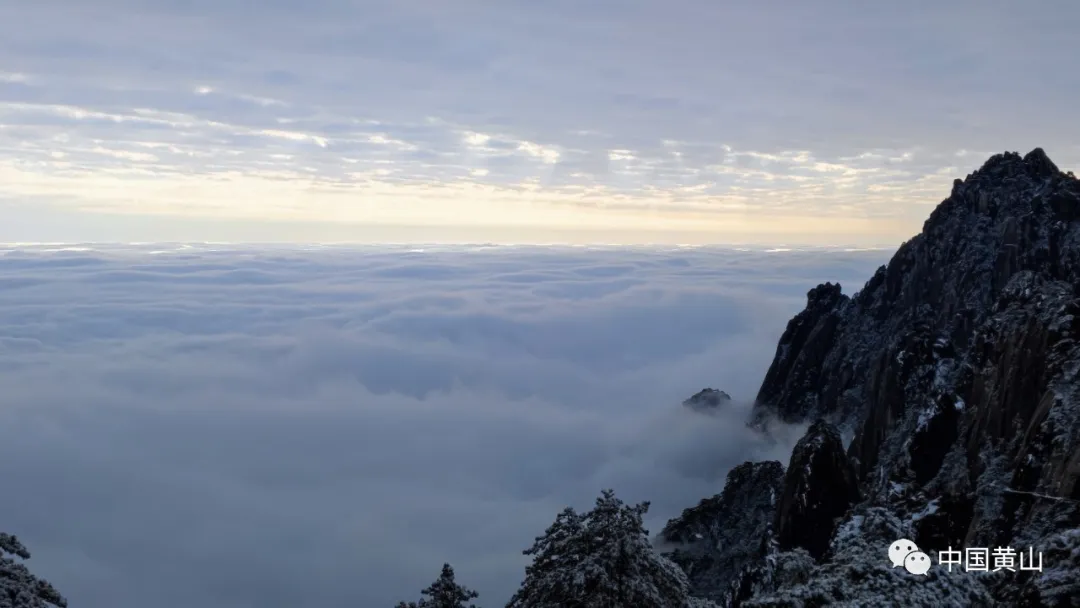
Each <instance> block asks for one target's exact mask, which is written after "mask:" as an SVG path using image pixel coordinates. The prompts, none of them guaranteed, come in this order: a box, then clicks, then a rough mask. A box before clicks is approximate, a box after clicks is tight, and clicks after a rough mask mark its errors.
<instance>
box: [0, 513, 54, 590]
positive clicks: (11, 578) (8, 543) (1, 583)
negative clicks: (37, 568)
mask: <svg viewBox="0 0 1080 608" xmlns="http://www.w3.org/2000/svg"><path fill="white" fill-rule="evenodd" d="M5 554H10V555H14V556H15V557H18V558H21V559H24V560H25V559H30V552H29V551H27V550H26V547H24V546H23V545H22V543H20V542H19V539H17V538H15V537H14V536H11V535H10V534H4V533H3V532H0V608H50V607H52V606H57V607H59V608H67V600H65V599H64V598H63V597H62V596H61V595H60V593H59V592H57V590H56V589H54V588H53V586H52V585H51V584H49V583H48V582H47V581H44V580H41V579H39V578H38V577H36V576H34V575H33V574H31V573H30V571H29V570H27V568H26V566H25V565H23V564H22V563H20V562H17V561H15V560H14V559H12V558H11V557H8V555H5Z"/></svg>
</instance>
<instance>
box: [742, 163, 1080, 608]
mask: <svg viewBox="0 0 1080 608" xmlns="http://www.w3.org/2000/svg"><path fill="white" fill-rule="evenodd" d="M1078 220H1080V181H1078V180H1077V179H1076V178H1075V177H1073V176H1072V175H1071V174H1065V173H1062V172H1060V171H1059V170H1058V169H1057V167H1056V166H1055V165H1054V164H1053V163H1052V162H1051V161H1050V159H1048V158H1047V157H1046V155H1045V154H1044V153H1043V151H1042V150H1039V149H1036V150H1034V151H1032V152H1031V153H1029V154H1027V155H1026V156H1024V157H1021V156H1020V155H1018V154H1015V153H1006V154H999V155H996V156H994V157H992V158H990V159H989V160H988V161H987V162H986V163H985V164H984V165H983V166H982V167H981V168H980V169H979V170H977V171H975V172H974V173H972V174H971V175H969V176H968V177H967V178H966V179H964V180H956V181H955V182H954V184H953V188H952V192H951V194H950V195H949V197H948V198H947V199H945V200H944V201H943V202H942V203H941V204H940V205H938V207H937V208H936V209H935V210H934V212H933V213H932V214H931V215H930V218H929V219H928V220H927V221H926V223H925V224H924V226H923V230H922V233H921V234H919V235H918V236H916V237H914V238H913V239H911V240H910V241H908V242H906V243H905V244H904V245H902V246H901V247H900V248H899V250H898V251H897V252H896V254H895V255H894V256H893V258H892V260H891V261H890V262H889V264H888V265H887V266H883V267H881V268H879V269H878V271H877V272H876V273H875V274H874V276H873V277H872V278H871V279H870V280H869V282H867V283H866V285H865V286H864V287H863V289H862V290H861V291H859V292H858V293H856V294H855V295H853V296H851V297H847V296H845V295H843V294H842V293H841V289H840V286H839V285H832V284H828V283H826V284H824V285H820V286H818V287H816V288H814V289H812V290H811V291H810V292H809V294H808V298H807V307H806V309H805V310H804V311H803V312H801V313H800V314H799V315H797V316H796V317H795V318H794V319H793V320H792V321H791V322H790V323H789V324H788V327H787V329H786V331H785V332H784V334H783V337H782V338H781V340H780V344H779V346H778V348H777V352H776V356H775V359H774V361H773V363H772V366H771V367H770V369H769V371H768V374H767V375H766V379H765V381H764V383H763V385H762V387H761V390H760V392H759V394H758V399H757V404H756V407H755V412H754V415H753V417H752V420H751V424H752V425H753V426H755V427H757V428H759V429H761V430H763V431H764V432H768V431H769V428H770V425H771V424H773V422H772V421H775V420H780V421H783V422H801V421H810V420H819V419H820V422H819V423H816V424H815V425H813V426H812V427H811V429H810V431H809V432H808V437H807V438H806V439H804V441H803V442H800V446H801V447H800V448H797V449H796V450H795V453H794V454H793V456H792V462H791V463H790V464H789V466H788V473H787V475H786V477H785V481H784V487H783V490H782V492H781V495H782V496H784V497H785V498H784V499H783V501H782V504H781V506H780V507H779V508H778V509H777V510H776V512H775V513H774V522H773V523H774V525H773V526H772V527H770V528H769V529H768V530H767V534H766V535H765V536H763V537H761V538H758V539H756V542H758V543H759V544H761V545H762V546H763V547H771V549H769V551H766V553H765V555H764V556H758V557H757V558H756V559H751V560H747V561H744V563H743V564H742V570H741V571H740V573H739V574H738V575H737V576H736V577H735V579H734V581H733V583H732V586H731V588H730V589H729V590H728V592H727V595H726V596H725V597H724V598H723V601H724V602H726V603H727V604H729V605H755V606H757V605H789V606H790V605H823V604H844V603H845V602H848V603H851V605H865V604H867V603H871V602H877V601H884V602H885V603H886V604H890V605H891V604H893V603H895V602H901V603H902V604H904V605H942V604H941V601H944V602H945V605H994V604H1001V605H1030V606H1069V605H1078V604H1080V532H1078V531H1077V530H1076V528H1077V526H1078V525H1080V395H1078V394H1077V393H1078V391H1080V388H1078V387H1080V385H1078V382H1077V374H1078V373H1080V295H1078V287H1080V222H1078ZM811 436H813V437H811ZM823 437H828V439H827V440H822V438H823ZM840 437H844V438H851V439H850V442H848V444H847V445H846V446H840V445H838V442H839V441H840V439H839V438H840ZM815 441H816V442H817V443H816V444H815V445H814V446H813V447H811V446H810V445H809V444H810V443H812V442H815ZM804 443H805V444H806V445H804ZM825 444H829V446H831V447H825ZM811 455H812V456H811ZM797 460H798V462H797ZM819 460H820V462H822V463H828V464H827V465H826V464H821V465H818V466H819V467H820V471H819V472H818V473H816V474H814V473H812V472H810V473H807V472H800V467H801V468H802V469H805V468H806V467H805V466H804V464H805V463H804V461H813V462H818V461H819ZM725 491H726V490H725ZM789 495H791V496H793V497H796V498H799V499H809V500H811V501H815V500H816V501H818V502H822V501H825V502H828V504H825V505H824V506H822V505H821V504H819V505H818V508H816V509H811V508H805V507H798V508H796V507H793V506H789V505H787V502H786V501H787V497H788V496H789ZM814 497H816V498H814ZM743 500H752V498H751V497H746V498H744V499H743ZM829 501H831V502H829ZM792 505H796V506H797V503H792ZM807 528H812V530H813V531H812V532H809V531H806V529H807ZM897 538H909V539H912V540H914V541H915V542H916V544H918V545H919V547H920V548H921V549H922V550H923V551H924V552H926V553H928V554H930V555H931V556H932V557H934V561H935V562H936V561H937V557H936V556H937V552H938V551H941V550H945V549H948V548H949V547H950V546H951V547H952V548H963V547H990V548H993V547H998V546H1002V547H1013V548H1017V549H1025V550H1026V548H1028V547H1033V548H1034V549H1035V551H1042V552H1043V560H1044V564H1043V571H1042V572H1041V573H1040V572H1016V573H1012V572H1008V571H999V572H990V573H976V574H975V575H973V576H972V575H970V573H969V574H963V573H958V572H953V573H951V574H950V573H948V572H946V571H945V570H943V569H939V568H938V567H936V566H935V568H934V569H933V570H932V571H931V573H930V574H929V575H928V576H926V577H918V578H917V579H915V580H912V579H913V576H912V575H910V574H908V573H907V572H906V571H904V570H903V568H899V569H894V568H891V567H890V564H889V563H888V558H887V549H888V546H889V544H890V543H891V542H892V541H894V540H896V539H897ZM823 539H826V540H823ZM770 551H771V552H770ZM1051 556H1053V557H1051ZM928 591H932V593H931V595H929V596H928V595H926V593H927V592H928ZM933 593H937V594H939V596H938V597H940V598H942V599H941V600H940V601H935V600H933V599H932V597H933ZM882 598H887V599H884V600H883V599H882ZM926 598H931V599H926ZM927 602H928V603H927Z"/></svg>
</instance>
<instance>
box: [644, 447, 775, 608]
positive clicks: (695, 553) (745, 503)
mask: <svg viewBox="0 0 1080 608" xmlns="http://www.w3.org/2000/svg"><path fill="white" fill-rule="evenodd" d="M783 481H784V467H783V465H781V464H780V463H779V462H776V461H766V462H747V463H743V464H741V465H739V466H737V467H735V468H734V469H732V470H731V472H730V473H728V477H727V484H726V485H725V486H724V491H723V492H722V493H721V494H718V495H716V496H713V497H712V498H706V499H705V500H702V501H701V503H699V504H698V506H696V507H692V508H689V509H686V510H684V511H683V512H682V515H680V516H679V517H677V518H675V519H672V520H671V521H669V522H668V524H667V525H666V526H664V529H663V530H662V531H661V532H660V540H661V541H662V542H663V543H665V544H669V545H677V546H678V548H677V549H675V550H674V551H673V552H672V553H670V554H669V555H668V557H670V558H671V559H672V560H673V561H674V562H675V563H677V564H679V566H681V567H682V568H683V570H684V571H686V574H687V576H689V578H690V582H691V584H692V585H693V587H694V590H695V595H697V596H699V597H703V598H707V599H719V598H722V597H723V596H724V594H725V593H726V592H727V589H728V587H729V586H730V585H731V582H732V581H733V580H734V579H735V576H736V575H737V574H738V573H739V571H740V569H741V568H742V567H743V565H744V564H746V563H753V562H755V561H757V560H758V559H760V558H762V557H764V556H765V554H766V552H767V549H768V547H767V546H766V544H767V543H768V539H770V538H771V537H772V526H773V523H774V520H775V517H776V503H777V500H778V499H779V497H780V492H781V490H782V488H783Z"/></svg>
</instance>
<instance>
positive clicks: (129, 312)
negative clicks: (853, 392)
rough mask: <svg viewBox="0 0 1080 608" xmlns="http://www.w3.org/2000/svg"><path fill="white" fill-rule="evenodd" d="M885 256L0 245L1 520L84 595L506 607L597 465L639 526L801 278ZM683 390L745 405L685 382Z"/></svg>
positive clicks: (749, 372)
mask: <svg viewBox="0 0 1080 608" xmlns="http://www.w3.org/2000/svg"><path fill="white" fill-rule="evenodd" d="M889 254H890V252H886V251H761V250H758V251H745V250H730V249H711V248H666V249H661V248H639V249H619V248H538V247H531V248H530V247H487V248H481V247H473V248H426V249H425V248H416V247H389V246H386V247H377V248H376V247H369V248H355V247H354V248H345V247H329V246H322V247H284V246H281V247H271V246H267V247H258V248H255V247H239V246H212V245H198V246H190V245H169V246H165V245H154V246H148V245H145V246H144V245H140V246H112V247H98V246H92V247H56V246H52V247H50V246H42V245H37V246H30V245H26V246H6V247H3V248H0V484H2V487H3V491H4V494H5V495H4V499H3V501H2V502H0V531H5V532H9V533H13V534H16V535H18V536H19V537H20V538H21V539H22V540H23V541H24V542H25V543H26V544H27V545H28V547H29V548H30V550H31V553H32V554H33V558H32V559H31V561H30V563H29V565H30V566H31V568H32V569H33V570H34V571H35V572H38V573H39V574H40V575H42V576H44V577H46V578H48V579H50V580H51V581H52V582H53V583H54V584H56V585H57V586H58V587H59V588H60V589H61V591H62V592H63V593H64V594H65V595H67V596H68V598H69V600H71V601H72V603H73V605H75V606H79V607H80V608H135V607H138V606H147V605H152V606H156V607H158V608H180V607H184V608H187V607H190V606H199V607H200V608H226V607H228V608H238V607H251V606H258V607H259V608H276V607H281V608H285V607H288V608H294V607H296V606H326V607H337V606H341V607H346V606H349V607H355V606H372V607H375V606H390V605H393V604H394V603H395V602H396V601H397V600H401V599H408V600H415V599H417V596H418V592H419V590H420V589H421V588H422V587H424V586H426V585H427V584H428V583H429V582H431V581H432V580H434V579H435V577H436V576H437V575H438V571H439V568H440V566H441V565H442V563H443V562H444V561H449V562H451V563H452V564H453V565H454V567H455V569H456V571H457V573H458V578H459V581H461V582H463V583H465V584H466V585H468V586H471V587H473V588H476V589H477V590H478V591H480V593H481V597H480V600H479V604H480V605H482V606H498V605H502V604H503V603H505V601H506V599H508V597H509V595H510V594H511V593H512V592H513V590H514V589H515V588H516V587H517V585H518V583H519V581H520V580H521V578H522V574H523V568H524V565H525V563H526V558H524V557H523V556H522V555H521V551H522V550H523V549H525V548H526V547H528V546H529V545H530V544H531V542H532V539H533V537H535V536H536V535H538V534H540V533H542V531H543V530H544V528H545V527H546V526H547V525H548V524H550V523H551V521H552V520H553V519H554V517H555V515H556V513H557V512H558V511H559V510H560V509H561V508H562V507H564V506H565V505H567V504H571V505H574V506H575V507H585V508H587V507H588V506H589V505H590V504H591V502H592V500H593V499H594V498H595V496H597V495H598V493H599V491H600V490H601V489H603V488H607V487H612V488H614V489H615V490H616V491H617V492H618V494H619V495H620V497H622V498H624V499H626V500H627V501H634V502H636V501H640V500H650V501H652V510H651V511H650V514H649V515H650V520H649V524H650V528H651V529H652V530H653V531H654V532H655V531H656V530H658V529H659V526H660V525H662V523H663V522H664V521H665V520H666V519H667V518H669V517H672V516H674V515H676V514H678V512H679V511H681V509H683V508H685V507H688V506H692V505H694V504H696V503H697V502H698V500H699V499H701V498H703V497H705V496H710V495H712V494H715V493H717V492H719V491H720V489H721V488H722V485H723V479H724V476H725V474H726V472H727V471H728V470H729V469H730V468H731V467H732V466H734V465H736V464H738V463H739V462H742V461H744V460H747V459H752V458H767V457H774V458H779V459H783V460H786V458H787V456H788V453H789V451H790V445H786V446H774V447H769V446H766V445H764V444H763V443H762V442H761V441H759V440H758V439H757V438H755V437H754V436H753V435H751V434H749V433H748V432H747V430H746V429H745V427H744V426H743V424H742V422H743V416H744V415H745V412H746V405H745V404H746V403H747V402H748V401H749V400H751V399H752V398H753V397H754V395H755V393H756V391H757V389H758V387H759V384H760V382H761V379H762V378H763V377H764V374H765V371H766V369H767V367H768V365H769V362H770V361H771V359H772V356H773V354H774V352H775V350H776V340H777V338H778V337H779V336H780V334H781V332H782V331H783V329H784V326H785V324H786V322H787V320H788V319H789V318H790V317H791V316H792V315H793V314H794V313H796V312H798V311H799V310H801V309H802V307H803V306H804V304H805V298H806V292H807V291H808V290H809V289H810V288H811V287H813V286H814V285H816V284H818V283H820V282H824V281H826V280H830V281H840V282H841V283H842V284H843V285H844V290H845V292H846V293H851V292H852V291H854V290H856V289H857V288H859V287H861V286H862V284H863V283H864V282H865V280H866V279H868V278H869V277H870V276H871V274H872V272H873V270H874V268H876V267H877V266H878V265H880V264H882V263H885V262H886V261H887V259H888V257H889ZM704 387H715V388H720V389H723V390H726V391H727V392H728V393H730V394H731V395H732V396H733V397H734V398H735V399H736V401H737V402H738V403H736V404H734V405H732V406H731V407H729V408H728V410H727V411H726V412H722V413H721V414H720V415H717V416H714V417H708V416H703V415H701V414H698V413H695V412H691V411H689V410H688V409H686V408H682V407H680V406H679V403H680V402H681V401H682V400H683V399H685V398H686V397H688V396H690V395H691V394H693V393H694V392H696V391H698V390H700V389H701V388H704Z"/></svg>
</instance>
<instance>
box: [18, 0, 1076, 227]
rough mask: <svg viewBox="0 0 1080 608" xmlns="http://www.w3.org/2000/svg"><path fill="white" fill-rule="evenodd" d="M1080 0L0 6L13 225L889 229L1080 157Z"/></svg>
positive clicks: (423, 0) (209, 1) (216, 0)
mask: <svg viewBox="0 0 1080 608" xmlns="http://www.w3.org/2000/svg"><path fill="white" fill-rule="evenodd" d="M1077 22H1080V4H1077V3H1076V2H1075V1H1073V0H1031V1H1029V2H1025V3H1023V4H1018V3H1016V2H1006V1H1004V0H957V1H954V2H931V1H928V0H913V1H909V2H901V3H896V2H893V3H881V2H873V3H867V2H857V1H855V0H846V1H841V0H821V1H817V2H812V3H811V2H799V1H795V0H788V1H778V0H777V1H769V0H766V1H761V2H753V3H750V2H745V3H742V2H740V3H736V2H715V1H706V0H668V1H666V2H659V1H645V0H619V1H618V2H616V1H614V0H528V1H526V0H498V1H496V0H454V1H445V0H396V1H394V2H371V1H365V0H351V1H347V0H304V1H300V0H265V1H261V2H251V1H248V0H166V1H157V2H139V1H136V0H95V1H94V2H76V1H73V0H34V1H33V2H4V3H2V4H0V242H44V241H49V242H52V241H56V242H89V241H93V242H103V241H107V242H160V241H170V242H187V241H194V242H203V241H213V242H262V241H266V242H358V243H376V242H395V243H417V242H422V243H463V242H467V243H551V242H560V243H620V244H639V243H766V244H790V243H805V244H818V245H821V244H829V245H840V244H847V245H862V246H865V245H885V246H895V245H897V244H899V243H900V242H902V241H904V240H906V239H907V238H910V237H911V236H913V235H914V234H915V233H917V232H918V230H919V228H920V226H921V224H922V222H923V220H924V219H925V218H926V216H927V215H928V214H929V212H930V211H931V210H932V208H933V206H934V205H936V204H937V203H938V202H940V201H941V199H943V198H944V197H945V196H947V195H948V192H949V189H950V185H951V181H952V180H953V179H954V178H957V177H961V178H962V177H963V176H964V175H966V174H968V173H970V172H971V171H972V170H974V169H976V168H977V167H978V166H979V165H981V163H982V162H983V161H984V160H985V159H986V158H987V157H988V156H990V155H991V154H994V153H997V152H1002V151H1006V150H1012V151H1019V152H1022V153H1023V152H1027V151H1028V150H1030V149H1032V148H1034V147H1036V146H1039V147H1043V148H1044V149H1045V150H1046V151H1047V153H1048V154H1049V155H1050V156H1051V158H1052V159H1054V160H1055V161H1056V162H1057V163H1058V164H1059V165H1060V166H1061V167H1062V168H1063V169H1075V168H1076V167H1077V166H1078V164H1080V163H1078V161H1080V121H1077V120H1076V111H1075V107H1076V99H1077V98H1078V97H1080V70H1077V69H1075V68H1076V66H1075V65H1074V64H1075V59H1076V57H1078V56H1080V40H1078V39H1077V37H1076V35H1075V24H1076V23H1077Z"/></svg>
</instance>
